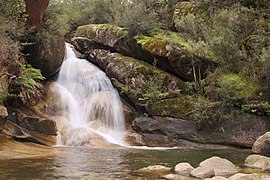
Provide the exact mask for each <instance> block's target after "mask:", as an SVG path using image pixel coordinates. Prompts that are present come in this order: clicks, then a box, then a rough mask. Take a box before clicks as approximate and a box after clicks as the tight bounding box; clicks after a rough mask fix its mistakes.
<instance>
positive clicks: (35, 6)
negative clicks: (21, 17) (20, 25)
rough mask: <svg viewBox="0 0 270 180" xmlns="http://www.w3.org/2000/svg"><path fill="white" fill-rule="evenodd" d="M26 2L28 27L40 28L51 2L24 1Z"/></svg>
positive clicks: (40, 0) (42, 0) (45, 0)
mask: <svg viewBox="0 0 270 180" xmlns="http://www.w3.org/2000/svg"><path fill="white" fill-rule="evenodd" d="M24 2H25V5H26V13H27V15H28V17H27V21H26V26H28V27H37V26H39V25H40V24H41V22H42V18H43V16H44V14H45V11H46V9H47V7H48V5H49V0H24Z"/></svg>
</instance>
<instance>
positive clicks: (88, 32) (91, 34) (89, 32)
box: [76, 24, 128, 39]
mask: <svg viewBox="0 0 270 180" xmlns="http://www.w3.org/2000/svg"><path fill="white" fill-rule="evenodd" d="M99 31H106V32H110V33H112V34H113V35H114V36H116V37H118V38H120V37H123V36H128V31H127V30H125V29H124V28H121V27H118V26H115V25H111V24H88V25H84V26H79V27H78V28H77V31H76V36H83V37H87V38H89V39H92V38H95V37H96V34H97V32H99Z"/></svg>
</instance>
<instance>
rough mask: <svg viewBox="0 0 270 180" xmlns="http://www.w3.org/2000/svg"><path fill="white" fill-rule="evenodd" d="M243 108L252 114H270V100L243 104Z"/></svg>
mask: <svg viewBox="0 0 270 180" xmlns="http://www.w3.org/2000/svg"><path fill="white" fill-rule="evenodd" d="M241 108H242V110H243V111H245V112H249V113H252V114H256V115H266V116H270V104H269V102H261V103H250V104H243V105H242V106H241Z"/></svg>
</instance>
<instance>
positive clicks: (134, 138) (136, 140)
mask: <svg viewBox="0 0 270 180" xmlns="http://www.w3.org/2000/svg"><path fill="white" fill-rule="evenodd" d="M127 141H128V142H129V144H132V145H134V146H144V145H146V144H145V143H144V140H143V136H142V135H140V134H138V133H132V134H130V135H129V136H128V137H127Z"/></svg>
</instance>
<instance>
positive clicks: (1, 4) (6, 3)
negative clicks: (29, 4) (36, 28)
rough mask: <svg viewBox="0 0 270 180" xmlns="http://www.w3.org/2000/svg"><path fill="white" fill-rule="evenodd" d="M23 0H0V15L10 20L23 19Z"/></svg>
mask: <svg viewBox="0 0 270 180" xmlns="http://www.w3.org/2000/svg"><path fill="white" fill-rule="evenodd" d="M24 13H25V4H24V1H23V0H16V1H12V0H0V17H2V18H3V19H8V20H12V21H25V16H24Z"/></svg>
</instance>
